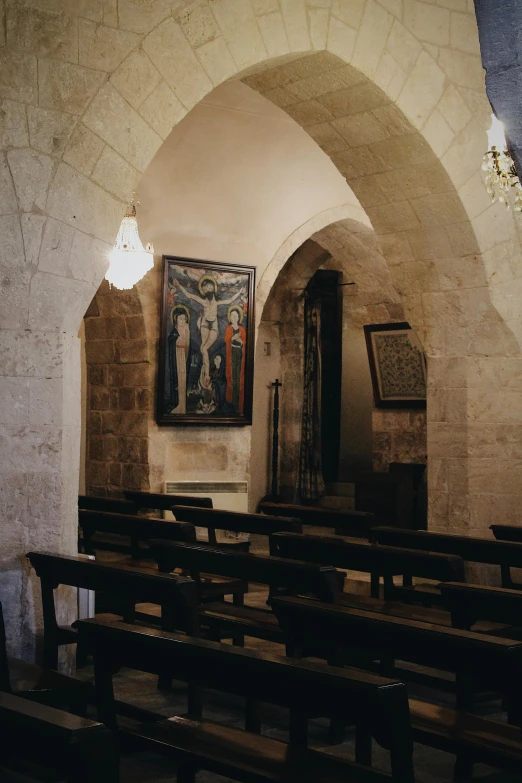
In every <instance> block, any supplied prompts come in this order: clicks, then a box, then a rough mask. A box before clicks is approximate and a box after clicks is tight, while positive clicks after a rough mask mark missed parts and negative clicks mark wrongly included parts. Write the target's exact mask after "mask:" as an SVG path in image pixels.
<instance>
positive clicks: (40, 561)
mask: <svg viewBox="0 0 522 783" xmlns="http://www.w3.org/2000/svg"><path fill="white" fill-rule="evenodd" d="M27 558H28V559H29V561H30V563H31V565H32V566H33V568H34V570H35V571H36V574H37V576H38V577H39V578H40V583H41V591H42V608H43V620H44V663H45V665H46V666H48V667H49V668H52V669H56V668H57V665H58V648H59V646H60V645H63V644H75V643H76V642H77V632H76V630H75V629H74V628H71V627H69V626H60V625H58V622H57V619H56V607H55V603H54V591H55V589H56V588H57V587H58V586H59V585H70V586H73V587H82V588H84V589H86V590H94V591H96V592H101V593H106V594H108V595H109V596H110V597H111V598H112V599H115V600H116V601H117V602H118V604H119V606H118V607H117V610H118V613H119V614H120V615H122V616H123V617H125V618H126V619H135V605H136V604H137V603H152V604H158V605H159V606H161V607H162V622H163V625H164V627H166V628H170V629H171V628H177V629H181V630H183V631H186V632H187V633H190V634H192V635H194V636H197V635H198V634H199V610H198V601H197V590H196V585H195V584H194V582H193V581H192V579H187V578H186V577H176V576H173V575H169V574H159V573H157V572H155V573H154V572H151V571H150V570H145V569H143V568H140V567H136V566H130V565H127V564H125V563H116V564H113V565H109V564H106V563H98V562H96V561H95V560H86V559H83V558H79V557H72V556H68V555H54V554H49V553H46V552H29V553H28V554H27ZM140 618H141V619H146V618H147V615H140Z"/></svg>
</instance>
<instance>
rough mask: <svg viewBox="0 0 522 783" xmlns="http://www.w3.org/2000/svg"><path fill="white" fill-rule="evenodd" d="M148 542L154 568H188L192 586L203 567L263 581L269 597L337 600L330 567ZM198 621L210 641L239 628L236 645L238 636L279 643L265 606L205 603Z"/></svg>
mask: <svg viewBox="0 0 522 783" xmlns="http://www.w3.org/2000/svg"><path fill="white" fill-rule="evenodd" d="M150 546H151V550H152V552H153V553H154V556H155V558H156V562H157V563H158V569H159V571H161V572H162V573H170V572H171V571H173V570H174V569H175V568H182V569H184V570H186V571H188V572H190V575H191V577H192V578H193V579H194V581H195V582H196V584H198V583H199V581H200V572H201V571H208V572H211V573H214V574H221V575H222V576H228V577H232V578H235V579H241V580H243V581H245V582H247V583H248V582H249V581H250V582H257V583H259V584H264V585H269V586H270V587H271V588H272V595H274V594H275V593H276V592H278V593H282V594H285V593H290V594H294V595H295V594H300V595H306V594H312V595H315V596H317V598H319V599H320V600H322V601H326V602H332V603H335V602H336V601H337V598H338V595H339V589H340V586H341V584H342V582H341V581H340V579H339V576H340V574H339V573H338V572H337V571H336V570H335V568H333V567H332V566H317V565H315V564H310V563H303V562H300V561H294V560H286V559H282V558H277V557H269V556H267V555H253V554H248V553H245V552H232V551H227V550H223V549H212V548H210V547H209V546H202V545H197V544H184V543H177V544H176V543H172V542H169V541H151V542H150ZM201 622H202V623H203V624H204V625H206V626H207V627H209V628H210V630H211V633H212V638H213V639H221V638H222V637H223V636H227V635H229V634H237V633H238V632H239V633H240V634H241V636H240V643H242V635H243V634H246V635H248V636H254V637H257V638H259V639H267V640H269V641H273V642H279V643H280V644H283V643H284V637H283V634H282V633H281V630H280V628H279V625H278V623H277V620H276V618H275V617H274V615H273V614H272V612H271V611H269V610H266V609H255V608H252V607H245V606H241V607H238V606H231V605H230V604H225V603H211V604H205V605H204V606H203V607H202V612H201Z"/></svg>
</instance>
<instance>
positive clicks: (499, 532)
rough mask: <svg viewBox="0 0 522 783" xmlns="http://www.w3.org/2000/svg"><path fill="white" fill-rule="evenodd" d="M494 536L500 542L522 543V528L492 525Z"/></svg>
mask: <svg viewBox="0 0 522 783" xmlns="http://www.w3.org/2000/svg"><path fill="white" fill-rule="evenodd" d="M489 529H490V530H491V531H493V535H494V536H495V538H496V539H498V540H499V541H515V542H518V543H522V527H521V526H520V525H490V528H489Z"/></svg>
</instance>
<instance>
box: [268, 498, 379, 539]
mask: <svg viewBox="0 0 522 783" xmlns="http://www.w3.org/2000/svg"><path fill="white" fill-rule="evenodd" d="M259 511H260V512H261V513H262V514H269V515H271V516H279V517H284V516H287V517H293V518H295V519H299V520H300V521H301V522H302V524H303V525H313V526H314V527H331V528H335V529H336V530H341V529H342V530H343V533H344V531H346V535H350V534H357V535H360V536H367V535H368V534H369V531H370V530H371V528H372V527H373V526H374V525H376V524H377V522H376V519H375V515H374V514H372V513H371V512H370V511H337V510H335V509H330V508H320V507H319V506H302V505H298V504H292V503H272V502H270V501H264V502H261V503H260V504H259Z"/></svg>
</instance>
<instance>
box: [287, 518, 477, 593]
mask: <svg viewBox="0 0 522 783" xmlns="http://www.w3.org/2000/svg"><path fill="white" fill-rule="evenodd" d="M272 543H273V547H274V553H277V554H278V555H279V556H280V557H290V558H292V559H294V560H306V561H308V562H312V563H323V564H328V565H333V566H335V567H336V568H343V569H346V570H349V571H361V572H365V573H368V574H371V593H372V596H373V597H374V598H379V593H380V577H381V576H382V577H383V578H384V598H385V599H394V598H397V597H400V598H401V599H406V600H408V599H412V598H415V599H416V598H419V599H420V600H422V601H423V602H425V603H427V604H430V603H432V602H437V601H439V602H440V591H439V590H438V586H436V587H434V588H431V587H430V588H428V589H423V588H422V589H421V588H417V587H415V588H411V587H410V586H409V585H410V584H411V580H412V577H421V578H424V579H431V580H434V581H435V582H437V583H438V582H459V581H464V562H463V560H462V559H461V558H460V557H456V556H455V555H442V554H436V553H435V554H432V553H427V552H418V551H415V550H407V549H400V548H398V547H390V546H375V545H372V544H369V543H368V542H365V541H358V540H356V539H346V538H341V537H336V536H297V535H294V534H292V533H276V534H275V535H274V536H273V537H272ZM394 576H402V577H403V585H402V586H398V585H394V583H393V577H394ZM346 596H347V594H345V596H343V597H342V601H354V600H355V598H354V597H353V596H347V597H346Z"/></svg>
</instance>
